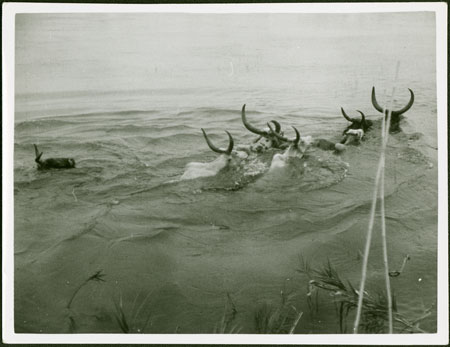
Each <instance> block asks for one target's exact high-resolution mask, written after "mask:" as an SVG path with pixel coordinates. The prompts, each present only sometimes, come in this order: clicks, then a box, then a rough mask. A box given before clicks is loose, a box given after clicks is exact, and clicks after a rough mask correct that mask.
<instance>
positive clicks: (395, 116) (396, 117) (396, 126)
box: [372, 87, 414, 133]
mask: <svg viewBox="0 0 450 347" xmlns="http://www.w3.org/2000/svg"><path fill="white" fill-rule="evenodd" d="M408 90H409V93H410V95H411V96H410V99H409V102H408V103H407V104H406V106H405V107H403V108H402V109H400V110H397V111H394V110H392V111H390V110H388V109H385V108H383V107H381V106H380V104H378V101H377V98H376V96H375V87H373V88H372V105H373V107H375V109H376V110H377V111H378V112H381V113H384V116H385V120H387V119H388V115H389V112H390V113H391V124H390V127H389V132H392V133H395V132H399V131H400V130H401V129H400V121H401V120H402V119H403V113H405V112H406V111H408V110H409V109H410V108H411V107H412V105H413V103H414V93H413V91H412V90H411V89H409V88H408Z"/></svg>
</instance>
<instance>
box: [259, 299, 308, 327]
mask: <svg viewBox="0 0 450 347" xmlns="http://www.w3.org/2000/svg"><path fill="white" fill-rule="evenodd" d="M293 297H294V295H292V294H290V295H286V294H285V293H284V292H283V291H282V292H281V301H280V304H279V305H277V306H273V305H270V304H268V303H263V304H262V305H261V306H260V307H259V308H258V309H257V310H256V312H255V315H254V319H255V329H256V331H257V333H259V334H293V333H294V330H295V328H296V327H297V324H298V322H299V321H300V318H302V315H303V312H298V310H297V309H296V308H295V306H294V305H293V304H292V300H293Z"/></svg>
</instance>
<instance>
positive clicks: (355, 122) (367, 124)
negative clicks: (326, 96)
mask: <svg viewBox="0 0 450 347" xmlns="http://www.w3.org/2000/svg"><path fill="white" fill-rule="evenodd" d="M341 112H342V115H343V116H344V118H345V119H346V120H348V121H349V122H350V123H352V124H350V125H349V126H348V127H347V128H346V129H345V130H344V132H343V134H345V133H346V132H347V131H348V130H350V129H355V130H357V129H362V131H363V132H367V130H369V129H370V128H371V127H372V121H371V120H366V116H365V115H364V113H362V112H361V111H358V110H357V112H359V113H360V114H361V119H356V118H351V117H349V116H348V115H347V113H345V111H344V109H343V108H342V107H341Z"/></svg>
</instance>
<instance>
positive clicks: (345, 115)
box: [341, 107, 355, 123]
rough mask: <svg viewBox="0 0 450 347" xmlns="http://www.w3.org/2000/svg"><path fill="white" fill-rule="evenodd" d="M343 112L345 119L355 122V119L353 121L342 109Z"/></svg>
mask: <svg viewBox="0 0 450 347" xmlns="http://www.w3.org/2000/svg"><path fill="white" fill-rule="evenodd" d="M341 112H342V115H343V116H344V118H345V119H347V120H348V121H349V122H352V123H353V122H354V121H355V120H354V119H351V118H350V117H349V116H348V115H347V113H345V111H344V109H343V108H342V107H341Z"/></svg>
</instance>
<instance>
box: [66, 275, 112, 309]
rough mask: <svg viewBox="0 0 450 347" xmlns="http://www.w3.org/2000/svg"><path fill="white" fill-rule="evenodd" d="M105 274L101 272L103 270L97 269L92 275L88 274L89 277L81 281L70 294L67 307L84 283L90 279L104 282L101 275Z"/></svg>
mask: <svg viewBox="0 0 450 347" xmlns="http://www.w3.org/2000/svg"><path fill="white" fill-rule="evenodd" d="M104 276H105V274H104V273H103V270H98V271H96V272H95V273H94V274H93V275H91V276H89V278H87V279H86V280H85V281H84V282H83V283H81V284H80V285H79V286H78V287H77V288H76V289H75V291H74V292H73V294H72V296H71V297H70V300H69V302H68V303H67V306H66V307H67V308H68V309H70V307H71V305H72V302H73V300H74V299H75V297H76V296H77V294H78V292H79V291H80V290H81V288H83V287H84V286H85V285H86V284H88V283H89V282H90V281H96V282H105V280H104V279H103V277H104Z"/></svg>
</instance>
